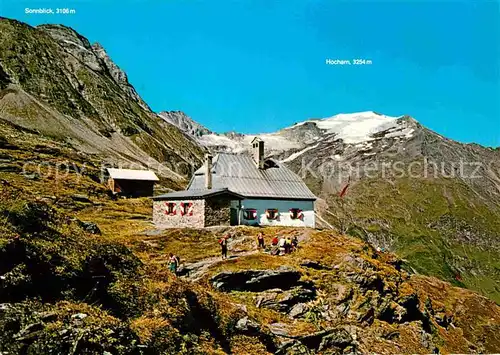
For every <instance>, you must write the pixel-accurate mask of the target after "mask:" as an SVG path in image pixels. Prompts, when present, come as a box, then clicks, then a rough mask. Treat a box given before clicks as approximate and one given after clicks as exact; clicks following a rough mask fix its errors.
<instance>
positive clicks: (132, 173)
mask: <svg viewBox="0 0 500 355" xmlns="http://www.w3.org/2000/svg"><path fill="white" fill-rule="evenodd" d="M107 170H108V173H109V176H110V177H111V178H113V179H116V180H145V181H159V180H160V179H158V176H156V174H155V173H154V172H152V171H150V170H134V169H112V168H108V169H107Z"/></svg>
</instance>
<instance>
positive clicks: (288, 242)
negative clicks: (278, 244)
mask: <svg viewBox="0 0 500 355" xmlns="http://www.w3.org/2000/svg"><path fill="white" fill-rule="evenodd" d="M291 251H292V239H291V238H290V236H287V237H286V239H285V254H290V253H291Z"/></svg>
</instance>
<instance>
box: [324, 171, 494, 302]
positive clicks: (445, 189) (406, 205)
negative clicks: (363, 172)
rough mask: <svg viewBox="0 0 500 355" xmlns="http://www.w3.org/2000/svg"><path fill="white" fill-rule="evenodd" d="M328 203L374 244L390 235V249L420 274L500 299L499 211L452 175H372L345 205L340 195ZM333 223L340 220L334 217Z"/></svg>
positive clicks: (358, 184)
mask: <svg viewBox="0 0 500 355" xmlns="http://www.w3.org/2000/svg"><path fill="white" fill-rule="evenodd" d="M328 202H329V204H330V206H331V210H333V211H335V212H336V214H337V215H340V216H341V218H344V220H347V221H348V223H349V224H350V225H351V231H354V230H356V232H355V233H356V235H357V236H361V237H362V238H365V239H369V240H371V241H372V242H373V241H375V244H376V243H377V241H382V240H387V239H389V240H390V241H391V242H390V243H389V249H390V250H392V251H394V252H396V253H397V254H398V255H400V256H401V257H402V258H404V259H406V260H407V262H408V264H409V266H411V267H412V268H413V269H414V270H416V271H418V272H419V273H422V274H426V275H433V276H437V277H439V278H441V279H443V280H447V281H449V282H452V283H454V284H457V285H460V286H465V287H468V288H471V289H473V290H477V291H479V292H481V293H483V294H484V295H486V296H488V297H490V298H491V299H493V300H495V301H497V302H500V269H499V267H498V262H497V261H496V260H499V259H500V234H499V233H500V210H499V209H498V208H496V207H495V205H491V204H486V202H485V201H484V200H482V199H481V198H479V197H478V196H477V195H476V194H475V193H474V192H473V191H472V190H470V188H468V187H467V186H466V185H465V184H463V183H461V182H458V181H456V180H450V179H429V180H425V179H399V180H397V181H396V182H395V183H393V184H389V183H388V182H385V181H383V180H380V179H372V180H365V181H361V182H359V183H357V184H356V185H354V186H353V187H352V188H351V190H350V191H349V194H348V196H347V197H346V201H345V203H344V204H340V203H339V200H338V198H337V197H332V198H330V200H329V201H328ZM330 221H331V222H333V223H335V224H338V223H339V221H338V220H335V219H334V218H332V217H331V218H330ZM374 221H376V222H374ZM354 226H358V227H361V228H353V227H354ZM370 235H371V237H370ZM385 245H386V246H387V243H386V244H385ZM457 275H459V277H461V278H462V281H457V279H456V278H457Z"/></svg>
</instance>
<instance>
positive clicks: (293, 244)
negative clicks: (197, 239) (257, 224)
mask: <svg viewBox="0 0 500 355" xmlns="http://www.w3.org/2000/svg"><path fill="white" fill-rule="evenodd" d="M229 238H231V234H229V233H227V234H225V235H224V236H223V237H222V238H220V239H219V245H220V248H221V256H222V259H227V258H228V256H227V247H228V242H229V241H228V239H229ZM298 244H299V240H298V238H297V236H293V237H290V236H286V237H284V236H281V237H279V236H274V237H273V239H272V240H271V248H270V249H269V250H267V249H266V243H265V240H264V234H263V233H262V232H260V233H259V234H258V235H257V247H258V248H259V249H263V250H266V251H269V252H270V253H271V255H285V254H290V253H291V252H293V251H294V250H296V249H297V247H298ZM179 263H180V261H179V258H178V257H177V256H176V255H174V254H173V253H170V254H169V260H168V267H169V270H170V271H171V272H172V273H173V274H175V275H177V269H178V267H179Z"/></svg>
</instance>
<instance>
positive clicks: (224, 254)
mask: <svg viewBox="0 0 500 355" xmlns="http://www.w3.org/2000/svg"><path fill="white" fill-rule="evenodd" d="M228 238H229V234H226V235H225V236H223V237H222V238H221V239H220V240H219V245H220V248H221V249H220V251H221V256H222V259H227V240H228Z"/></svg>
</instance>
